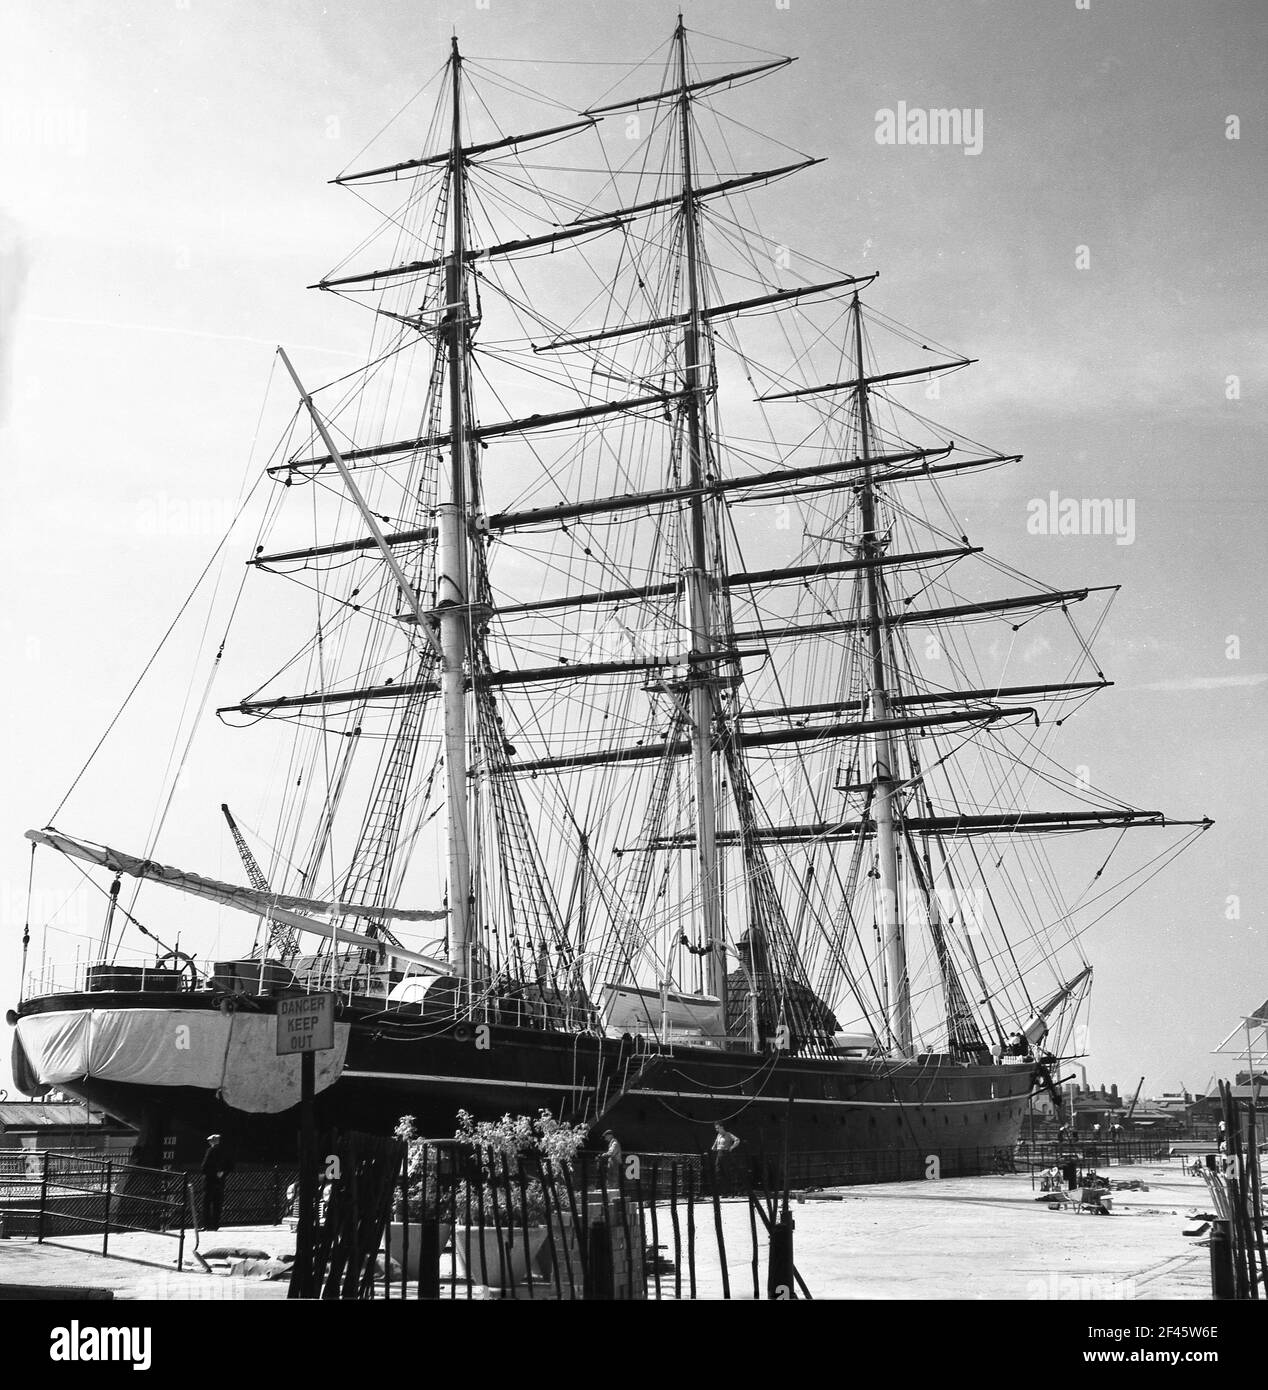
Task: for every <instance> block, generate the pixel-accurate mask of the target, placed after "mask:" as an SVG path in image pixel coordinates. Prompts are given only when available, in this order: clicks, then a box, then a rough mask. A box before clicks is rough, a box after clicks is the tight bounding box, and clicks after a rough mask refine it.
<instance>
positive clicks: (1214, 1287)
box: [1210, 1221, 1235, 1302]
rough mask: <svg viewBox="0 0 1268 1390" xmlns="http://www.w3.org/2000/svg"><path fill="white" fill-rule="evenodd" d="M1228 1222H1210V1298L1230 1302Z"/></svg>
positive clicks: (1230, 1262)
mask: <svg viewBox="0 0 1268 1390" xmlns="http://www.w3.org/2000/svg"><path fill="white" fill-rule="evenodd" d="M1228 1228H1229V1222H1227V1221H1212V1222H1211V1246H1210V1249H1211V1297H1212V1298H1213V1299H1215V1300H1216V1301H1217V1302H1218V1301H1224V1300H1231V1299H1232V1298H1233V1297H1234V1296H1235V1295H1234V1292H1233V1290H1234V1285H1233V1251H1232V1243H1231V1241H1230V1240H1229V1234H1228Z"/></svg>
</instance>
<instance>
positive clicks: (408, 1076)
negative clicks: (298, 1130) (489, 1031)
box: [343, 1068, 1028, 1110]
mask: <svg viewBox="0 0 1268 1390" xmlns="http://www.w3.org/2000/svg"><path fill="white" fill-rule="evenodd" d="M343 1074H344V1076H347V1077H368V1078H370V1079H372V1080H375V1081H410V1082H415V1081H419V1082H432V1083H437V1084H439V1085H442V1086H506V1087H518V1088H519V1089H521V1090H526V1091H591V1090H593V1089H594V1088H593V1087H592V1086H587V1085H577V1086H570V1085H569V1084H568V1083H567V1082H562V1081H509V1080H507V1081H499V1080H497V1079H496V1078H489V1077H484V1076H423V1075H419V1074H415V1073H407V1072H400V1071H353V1070H352V1069H351V1068H347V1069H345V1071H344V1073H343ZM1027 1094H1028V1093H1022V1094H1020V1095H1015V1096H995V1097H989V1096H983V1097H981V1098H980V1099H978V1100H920V1101H915V1100H909V1101H894V1100H830V1099H828V1098H827V1097H826V1096H825V1097H823V1098H820V1097H818V1096H816V1097H813V1098H812V1097H802V1098H800V1099H799V1100H798V1098H796V1097H794V1104H801V1105H852V1106H859V1107H862V1106H874V1107H876V1108H877V1109H881V1110H911V1109H918V1110H935V1109H940V1108H945V1107H947V1106H950V1105H1006V1104H1011V1103H1012V1102H1014V1101H1020V1100H1025V1099H1026V1096H1027ZM645 1096H651V1097H656V1098H659V1099H663V1100H678V1101H685V1100H712V1099H726V1097H720V1096H715V1094H714V1093H713V1092H710V1091H650V1090H644V1089H643V1088H642V1087H639V1088H638V1089H636V1090H632V1091H630V1092H629V1093H628V1098H629V1099H642V1098H643V1097H645ZM741 1099H743V1100H744V1101H746V1102H747V1103H748V1104H750V1105H752V1104H754V1103H757V1102H761V1103H764V1104H766V1105H784V1106H786V1105H787V1104H788V1097H787V1096H743V1097H741Z"/></svg>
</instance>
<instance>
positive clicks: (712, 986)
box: [674, 15, 726, 1026]
mask: <svg viewBox="0 0 1268 1390" xmlns="http://www.w3.org/2000/svg"><path fill="white" fill-rule="evenodd" d="M674 40H675V42H676V44H677V46H678V85H679V88H680V91H679V94H678V114H679V127H680V134H681V143H682V221H683V241H684V249H685V252H686V272H687V275H686V283H687V324H686V327H685V329H684V332H683V387H684V389H685V392H686V394H685V396H684V398H683V408H684V411H685V414H686V417H687V486H688V487H689V488H690V489H691V490H692V496H691V498H690V500H689V502H688V511H687V515H688V525H689V531H690V534H689V544H690V563H689V565H688V567H687V571H686V581H687V604H688V622H689V624H690V631H691V651H692V654H693V655H694V656H695V657H696V658H697V659H699V658H701V657H704V656H707V655H708V654H709V653H710V652H712V650H713V635H712V631H711V628H712V622H711V608H712V595H711V592H710V577H709V576H710V563H709V548H708V535H707V531H706V527H705V506H704V492H703V489H704V482H705V476H704V445H703V434H704V422H703V419H702V415H703V412H702V409H701V403H702V398H703V395H704V391H705V389H706V388H707V385H708V383H707V382H703V381H701V379H700V372H701V366H702V363H701V360H700V325H701V315H700V283H699V279H700V277H699V247H698V246H697V240H696V204H695V193H694V181H693V171H692V160H691V94H690V91H689V90H688V84H687V31H686V29H685V28H684V27H683V22H682V15H679V16H678V28H677V29H676V30H675V31H674ZM713 676H714V668H713V664H712V663H711V662H708V661H704V662H699V661H698V663H697V665H696V667H695V669H694V670H693V672H692V676H691V679H690V694H689V702H690V715H691V721H690V722H691V748H692V769H693V772H694V775H695V792H696V871H697V880H698V883H699V889H700V909H701V917H702V922H701V926H702V929H703V930H702V935H703V937H704V942H705V944H706V945H707V946H708V948H709V954H708V955H707V956H706V957H705V982H704V983H705V989H706V990H707V992H708V993H709V994H712V995H715V996H716V997H717V998H718V999H719V1000H720V1001H721V1004H722V1018H723V1024H724V1026H725V1020H726V937H725V931H724V928H723V924H722V891H721V881H720V875H719V872H718V848H717V804H716V801H715V798H714V787H713Z"/></svg>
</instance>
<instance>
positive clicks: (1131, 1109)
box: [1123, 1076, 1145, 1125]
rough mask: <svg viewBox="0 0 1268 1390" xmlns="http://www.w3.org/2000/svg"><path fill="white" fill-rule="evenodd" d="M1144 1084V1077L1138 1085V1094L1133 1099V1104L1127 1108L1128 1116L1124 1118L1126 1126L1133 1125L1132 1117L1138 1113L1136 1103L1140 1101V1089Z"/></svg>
mask: <svg viewBox="0 0 1268 1390" xmlns="http://www.w3.org/2000/svg"><path fill="white" fill-rule="evenodd" d="M1144 1084H1145V1078H1144V1077H1143V1076H1142V1077H1141V1078H1140V1080H1139V1081H1138V1082H1137V1083H1136V1094H1135V1095H1134V1096H1133V1097H1132V1103H1131V1104H1130V1105H1129V1106H1128V1107H1127V1114H1126V1115H1125V1116H1124V1117H1123V1123H1124V1124H1127V1125H1129V1124H1131V1122H1132V1116H1133V1115H1134V1114H1135V1113H1136V1102H1137V1101H1138V1100H1139V1099H1140V1088H1141V1087H1142V1086H1143V1085H1144Z"/></svg>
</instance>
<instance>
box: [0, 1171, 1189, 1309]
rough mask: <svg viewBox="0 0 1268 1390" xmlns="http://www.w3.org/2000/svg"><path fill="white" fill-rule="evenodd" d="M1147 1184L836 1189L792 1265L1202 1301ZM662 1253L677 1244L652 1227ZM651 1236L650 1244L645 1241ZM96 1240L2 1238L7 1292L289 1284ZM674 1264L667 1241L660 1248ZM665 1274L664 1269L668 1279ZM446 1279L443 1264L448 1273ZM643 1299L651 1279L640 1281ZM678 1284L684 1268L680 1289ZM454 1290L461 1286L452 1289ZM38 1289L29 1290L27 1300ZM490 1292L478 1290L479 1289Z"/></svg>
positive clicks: (939, 1294)
mask: <svg viewBox="0 0 1268 1390" xmlns="http://www.w3.org/2000/svg"><path fill="white" fill-rule="evenodd" d="M1107 1175H1108V1176H1110V1177H1111V1178H1112V1179H1113V1181H1115V1182H1129V1181H1131V1180H1133V1179H1136V1180H1139V1181H1141V1182H1143V1183H1144V1184H1145V1185H1146V1186H1147V1187H1148V1191H1116V1192H1115V1193H1114V1196H1113V1211H1112V1214H1111V1215H1108V1216H1097V1215H1092V1214H1088V1213H1082V1212H1075V1211H1072V1210H1057V1211H1053V1210H1050V1209H1049V1202H1048V1200H1047V1199H1045V1196H1044V1194H1041V1193H1040V1192H1039V1190H1038V1184H1037V1179H1036V1181H1035V1184H1034V1185H1033V1186H1032V1180H1031V1178H1030V1177H1029V1176H1027V1175H1017V1176H993V1177H981V1178H954V1179H948V1180H945V1181H932V1182H911V1183H892V1184H884V1185H879V1186H872V1187H848V1188H836V1189H830V1190H828V1191H826V1192H822V1193H813V1194H807V1195H806V1196H805V1198H804V1200H797V1199H796V1197H794V1201H793V1205H792V1208H791V1209H792V1212H793V1215H794V1217H795V1220H796V1234H795V1245H794V1251H795V1257H796V1264H797V1269H798V1272H799V1273H800V1275H801V1277H802V1278H803V1279H804V1280H805V1283H806V1285H807V1286H808V1288H809V1290H810V1293H811V1295H812V1296H813V1297H814V1298H815V1299H885V1300H902V1299H930V1300H947V1301H950V1300H966V1299H967V1300H973V1299H991V1300H997V1299H1005V1300H1009V1299H1015V1300H1045V1301H1046V1300H1060V1301H1068V1300H1115V1301H1135V1300H1158V1299H1194V1300H1201V1299H1207V1298H1209V1296H1210V1284H1209V1262H1208V1254H1207V1250H1206V1247H1205V1246H1204V1245H1202V1244H1199V1240H1200V1237H1194V1236H1189V1237H1186V1236H1185V1235H1184V1233H1183V1232H1184V1229H1185V1228H1186V1227H1189V1228H1192V1227H1193V1226H1195V1225H1196V1224H1198V1223H1196V1222H1195V1221H1194V1219H1193V1218H1194V1216H1195V1215H1196V1214H1198V1213H1201V1212H1204V1211H1206V1210H1207V1200H1206V1188H1205V1186H1204V1184H1203V1183H1202V1181H1201V1179H1200V1178H1194V1177H1190V1176H1187V1175H1185V1174H1184V1173H1182V1172H1181V1170H1180V1168H1179V1165H1178V1164H1175V1163H1174V1162H1173V1163H1172V1164H1170V1165H1142V1166H1138V1167H1122V1168H1117V1167H1116V1168H1112V1169H1109V1170H1107ZM721 1214H722V1233H723V1241H724V1244H725V1247H726V1252H727V1258H726V1264H727V1274H728V1277H729V1282H730V1296H731V1297H732V1298H734V1299H752V1298H753V1297H754V1287H755V1274H756V1287H757V1288H758V1289H759V1290H760V1291H761V1292H762V1293H763V1294H764V1291H765V1282H766V1238H765V1233H764V1231H762V1230H761V1227H760V1224H759V1228H758V1229H759V1240H758V1246H757V1249H758V1260H757V1262H756V1265H757V1267H756V1270H755V1269H754V1261H753V1259H752V1250H753V1244H752V1239H751V1231H750V1217H749V1209H748V1204H747V1203H746V1202H741V1201H734V1200H731V1201H726V1202H723V1203H722V1204H721ZM659 1236H660V1241H661V1243H662V1245H663V1246H664V1245H666V1244H667V1242H670V1241H671V1240H672V1237H671V1235H670V1233H669V1223H668V1221H665V1220H662V1222H661V1225H660V1232H659ZM649 1239H650V1236H649ZM99 1244H100V1242H99V1240H94V1239H93V1238H92V1237H82V1238H61V1239H59V1240H58V1241H57V1243H56V1244H52V1243H49V1244H44V1245H38V1244H36V1243H35V1242H34V1241H33V1240H23V1239H11V1240H5V1241H2V1242H0V1286H3V1287H4V1289H5V1290H6V1291H7V1296H8V1297H14V1296H18V1297H21V1296H23V1295H22V1292H21V1290H22V1289H23V1288H35V1287H45V1288H49V1287H60V1288H64V1289H74V1288H105V1289H110V1290H111V1291H112V1292H113V1294H114V1297H115V1298H116V1299H163V1300H207V1301H215V1302H219V1301H222V1300H235V1301H236V1300H239V1299H251V1300H255V1299H278V1298H284V1297H285V1295H286V1284H285V1282H281V1283H278V1282H271V1283H270V1282H267V1281H265V1280H263V1279H260V1278H256V1277H242V1276H230V1275H229V1274H228V1273H227V1270H228V1267H229V1266H228V1264H226V1263H221V1264H218V1265H217V1266H216V1272H212V1273H208V1272H205V1271H204V1270H203V1269H202V1268H201V1267H200V1265H199V1264H198V1262H197V1260H195V1259H191V1258H189V1257H188V1256H187V1258H186V1262H185V1268H184V1269H183V1270H180V1271H178V1270H176V1269H175V1267H174V1255H175V1250H174V1242H173V1241H172V1240H171V1239H170V1238H165V1237H161V1236H154V1235H149V1234H144V1233H121V1234H119V1235H117V1236H112V1237H111V1254H110V1256H109V1257H108V1258H103V1257H102V1256H101V1255H99V1254H95V1253H91V1252H92V1251H93V1248H94V1246H97V1247H99ZM225 1246H238V1247H242V1248H254V1249H258V1250H261V1251H268V1252H271V1253H275V1254H280V1253H283V1252H286V1251H291V1250H293V1249H294V1235H293V1233H292V1232H291V1231H290V1230H289V1229H288V1228H287V1227H285V1226H268V1227H251V1228H248V1227H236V1228H232V1229H228V1230H223V1231H219V1232H215V1233H214V1234H207V1233H204V1234H203V1235H202V1237H201V1241H200V1249H201V1251H202V1252H210V1251H212V1250H214V1249H216V1248H218V1247H225ZM664 1253H666V1254H669V1255H672V1253H673V1248H672V1244H669V1247H668V1249H667V1250H666V1251H665V1252H664ZM721 1265H722V1261H721V1259H720V1258H719V1252H718V1245H717V1240H716V1235H715V1229H714V1214H713V1211H712V1208H711V1207H710V1206H709V1205H707V1204H700V1205H698V1206H697V1208H696V1272H697V1290H698V1296H699V1297H701V1298H706V1299H718V1298H721V1297H722V1296H723V1293H722V1270H721ZM665 1268H666V1267H665V1266H664V1265H662V1270H664V1269H665ZM446 1273H447V1271H446ZM648 1282H649V1289H648V1293H649V1297H654V1296H655V1283H654V1281H653V1280H652V1279H651V1278H650V1277H649V1281H648ZM686 1287H687V1278H686V1272H685V1270H684V1271H683V1291H684V1295H685V1293H686ZM460 1292H461V1290H460ZM660 1294H661V1297H662V1298H667V1299H671V1298H673V1297H674V1276H673V1275H672V1273H664V1272H663V1273H662V1275H661V1280H660ZM36 1296H38V1295H36ZM485 1296H487V1294H486V1295H485Z"/></svg>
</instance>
